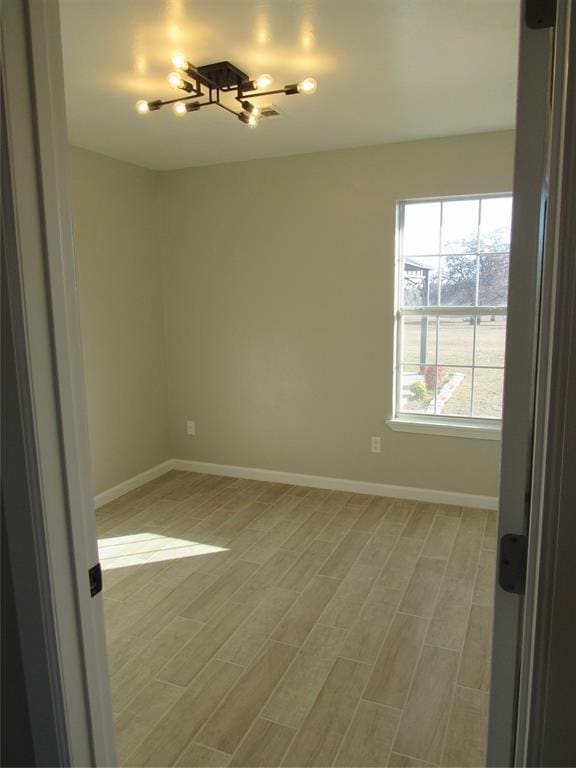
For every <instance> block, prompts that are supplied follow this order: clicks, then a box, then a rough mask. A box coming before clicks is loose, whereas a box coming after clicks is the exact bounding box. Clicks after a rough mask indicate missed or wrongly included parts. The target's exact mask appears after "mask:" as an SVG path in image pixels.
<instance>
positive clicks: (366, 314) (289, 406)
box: [160, 126, 514, 496]
mask: <svg viewBox="0 0 576 768" xmlns="http://www.w3.org/2000/svg"><path fill="white" fill-rule="evenodd" d="M260 130H268V129H267V128H266V127H265V126H264V127H263V128H261V129H260ZM270 130H273V127H272V126H271V127H270ZM513 142H514V134H513V132H511V131H507V132H499V133H485V134H476V135H467V136H458V137H452V138H445V139H436V140H428V141H417V142H410V143H402V144H388V145H382V146H377V147H363V148H358V149H350V150H341V151H330V152H322V153H316V154H310V155H299V156H293V157H286V158H275V159H269V160H257V161H250V162H239V163H231V164H225V165H217V166H210V167H203V168H192V169H186V170H181V171H170V172H166V173H163V174H161V176H160V184H161V196H160V197H161V201H162V204H163V220H162V228H161V243H162V247H163V266H164V269H163V272H164V305H165V324H166V340H167V341H166V350H167V365H168V368H167V373H168V377H167V378H168V402H169V431H170V443H171V447H172V454H173V456H174V457H175V458H180V459H195V460H200V461H209V462H215V463H221V464H232V465H240V466H249V467H260V468H268V469H276V470H284V471H289V472H302V473H307V474H313V475H324V476H331V477H338V478H350V479H355V480H364V481H374V482H380V483H386V484H394V485H404V486H409V487H420V488H430V489H436V490H448V491H455V492H467V493H474V494H483V495H488V496H496V495H497V490H498V465H499V448H500V444H499V442H496V441H486V440H478V439H465V438H455V437H440V436H431V435H415V434H407V433H398V432H393V431H391V430H390V429H389V428H388V427H387V425H386V419H387V418H389V417H390V415H391V412H392V397H393V395H392V391H393V372H392V371H393V347H394V334H393V318H394V240H395V206H396V202H397V201H398V200H401V199H406V198H416V197H429V196H430V197H432V196H443V195H460V194H476V193H478V194H481V193H490V192H509V191H510V190H511V189H512V173H513ZM189 418H190V419H194V420H195V422H196V431H197V434H196V436H195V437H190V436H187V435H186V431H185V422H186V419H189ZM372 435H380V436H381V437H382V453H380V454H372V453H370V445H369V443H370V437H371V436H372Z"/></svg>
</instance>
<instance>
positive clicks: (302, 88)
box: [297, 77, 318, 96]
mask: <svg viewBox="0 0 576 768" xmlns="http://www.w3.org/2000/svg"><path fill="white" fill-rule="evenodd" d="M297 87H298V93H303V94H304V95H305V96H311V95H312V94H313V93H316V89H317V88H318V83H317V82H316V80H314V78H313V77H307V78H306V79H305V80H301V81H300V82H299V83H298V86H297Z"/></svg>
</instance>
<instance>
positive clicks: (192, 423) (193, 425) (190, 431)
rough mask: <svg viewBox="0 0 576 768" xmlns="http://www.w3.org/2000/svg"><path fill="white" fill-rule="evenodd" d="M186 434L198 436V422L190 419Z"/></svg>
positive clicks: (187, 423)
mask: <svg viewBox="0 0 576 768" xmlns="http://www.w3.org/2000/svg"><path fill="white" fill-rule="evenodd" d="M186 434H187V435H195V434H196V422H195V421H192V420H191V419H188V421H187V422H186Z"/></svg>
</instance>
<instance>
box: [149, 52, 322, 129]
mask: <svg viewBox="0 0 576 768" xmlns="http://www.w3.org/2000/svg"><path fill="white" fill-rule="evenodd" d="M172 64H173V65H174V67H175V69H176V70H177V71H176V72H171V73H170V74H169V75H168V82H169V83H170V85H171V86H172V87H173V88H176V89H177V90H180V91H183V92H184V94H186V95H182V96H179V97H178V98H176V99H168V100H166V101H164V100H162V99H156V100H155V101H145V100H143V99H141V100H140V101H137V102H136V110H137V112H139V113H140V114H141V115H145V114H147V113H148V112H155V111H157V110H158V109H162V107H165V106H168V105H172V110H173V111H174V114H176V115H178V116H179V117H181V116H182V115H186V114H187V113H188V112H197V111H198V110H199V109H202V107H209V106H210V105H212V104H215V105H216V106H217V107H220V108H221V109H225V110H226V111H227V112H230V114H232V115H235V116H236V117H237V118H238V120H240V122H241V123H244V125H247V126H248V127H250V128H255V127H256V126H257V125H258V123H259V122H260V119H261V118H262V117H265V116H266V111H265V110H263V109H262V108H261V107H259V106H258V105H257V104H253V103H252V102H253V100H254V99H256V98H261V97H262V96H273V95H275V94H278V93H283V94H285V95H286V96H292V95H294V94H297V93H301V94H304V95H307V96H310V95H311V94H313V93H315V91H316V88H317V83H316V80H314V78H313V77H307V78H305V79H304V80H301V81H300V82H299V83H292V84H291V85H285V86H284V88H279V89H277V90H271V91H269V90H266V89H267V88H269V87H270V86H271V85H272V77H271V76H270V75H260V77H257V78H256V79H255V80H252V79H251V78H250V77H248V75H247V74H246V73H245V72H242V70H241V69H238V67H235V66H234V64H231V63H230V62H229V61H220V62H218V63H217V64H206V65H205V66H203V67H194V66H192V64H190V62H189V61H187V60H186V57H185V56H183V55H182V54H180V53H177V54H176V55H175V56H174V57H173V58H172ZM234 91H235V92H236V96H235V97H234V98H235V99H236V101H238V102H239V104H240V107H241V109H239V110H236V109H232V108H231V107H229V106H227V105H226V104H223V103H222V101H221V98H220V97H221V94H222V93H228V92H234ZM272 113H273V111H272Z"/></svg>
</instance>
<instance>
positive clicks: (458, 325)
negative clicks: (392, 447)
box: [403, 316, 506, 417]
mask: <svg viewBox="0 0 576 768" xmlns="http://www.w3.org/2000/svg"><path fill="white" fill-rule="evenodd" d="M403 322H404V325H403V350H404V359H403V363H404V371H405V372H406V373H412V372H413V373H418V372H419V367H420V342H421V336H422V322H421V318H420V317H405V318H404V321H403ZM438 331H439V333H438ZM437 335H438V361H436V339H437ZM505 342H506V318H505V317H501V316H497V317H496V318H495V319H494V320H493V321H492V320H490V318H489V317H482V322H481V323H480V324H479V325H477V326H476V353H475V356H474V325H470V323H469V322H468V321H467V320H463V319H462V318H461V317H441V318H439V319H438V322H437V321H436V318H430V319H429V321H428V338H427V345H426V346H427V351H426V363H427V364H428V365H435V364H438V365H439V366H441V367H442V368H443V370H444V378H443V381H442V384H445V383H446V382H447V381H448V380H449V377H450V375H451V374H453V373H461V374H462V375H463V377H464V378H463V380H462V382H461V383H460V385H459V386H458V387H457V388H456V390H455V391H454V393H453V394H452V396H451V397H450V399H449V400H448V401H447V402H446V404H445V405H444V407H443V409H442V413H443V414H444V415H447V416H448V415H454V416H469V415H470V403H471V398H472V368H471V366H472V364H473V363H475V364H476V365H477V366H478V365H481V366H489V367H488V368H485V369H476V371H475V373H474V394H473V398H474V402H473V405H472V415H473V416H479V417H490V416H492V417H499V416H500V415H501V410H502V383H503V371H502V370H501V368H498V367H497V366H503V365H504V350H505ZM474 357H475V359H474ZM491 366H494V367H491ZM432 396H433V393H431V395H430V397H427V398H425V399H423V400H414V401H412V400H408V401H407V402H406V405H405V407H406V409H407V410H410V411H412V412H419V413H422V412H426V409H427V406H428V402H429V401H430V399H431V397H432Z"/></svg>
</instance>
